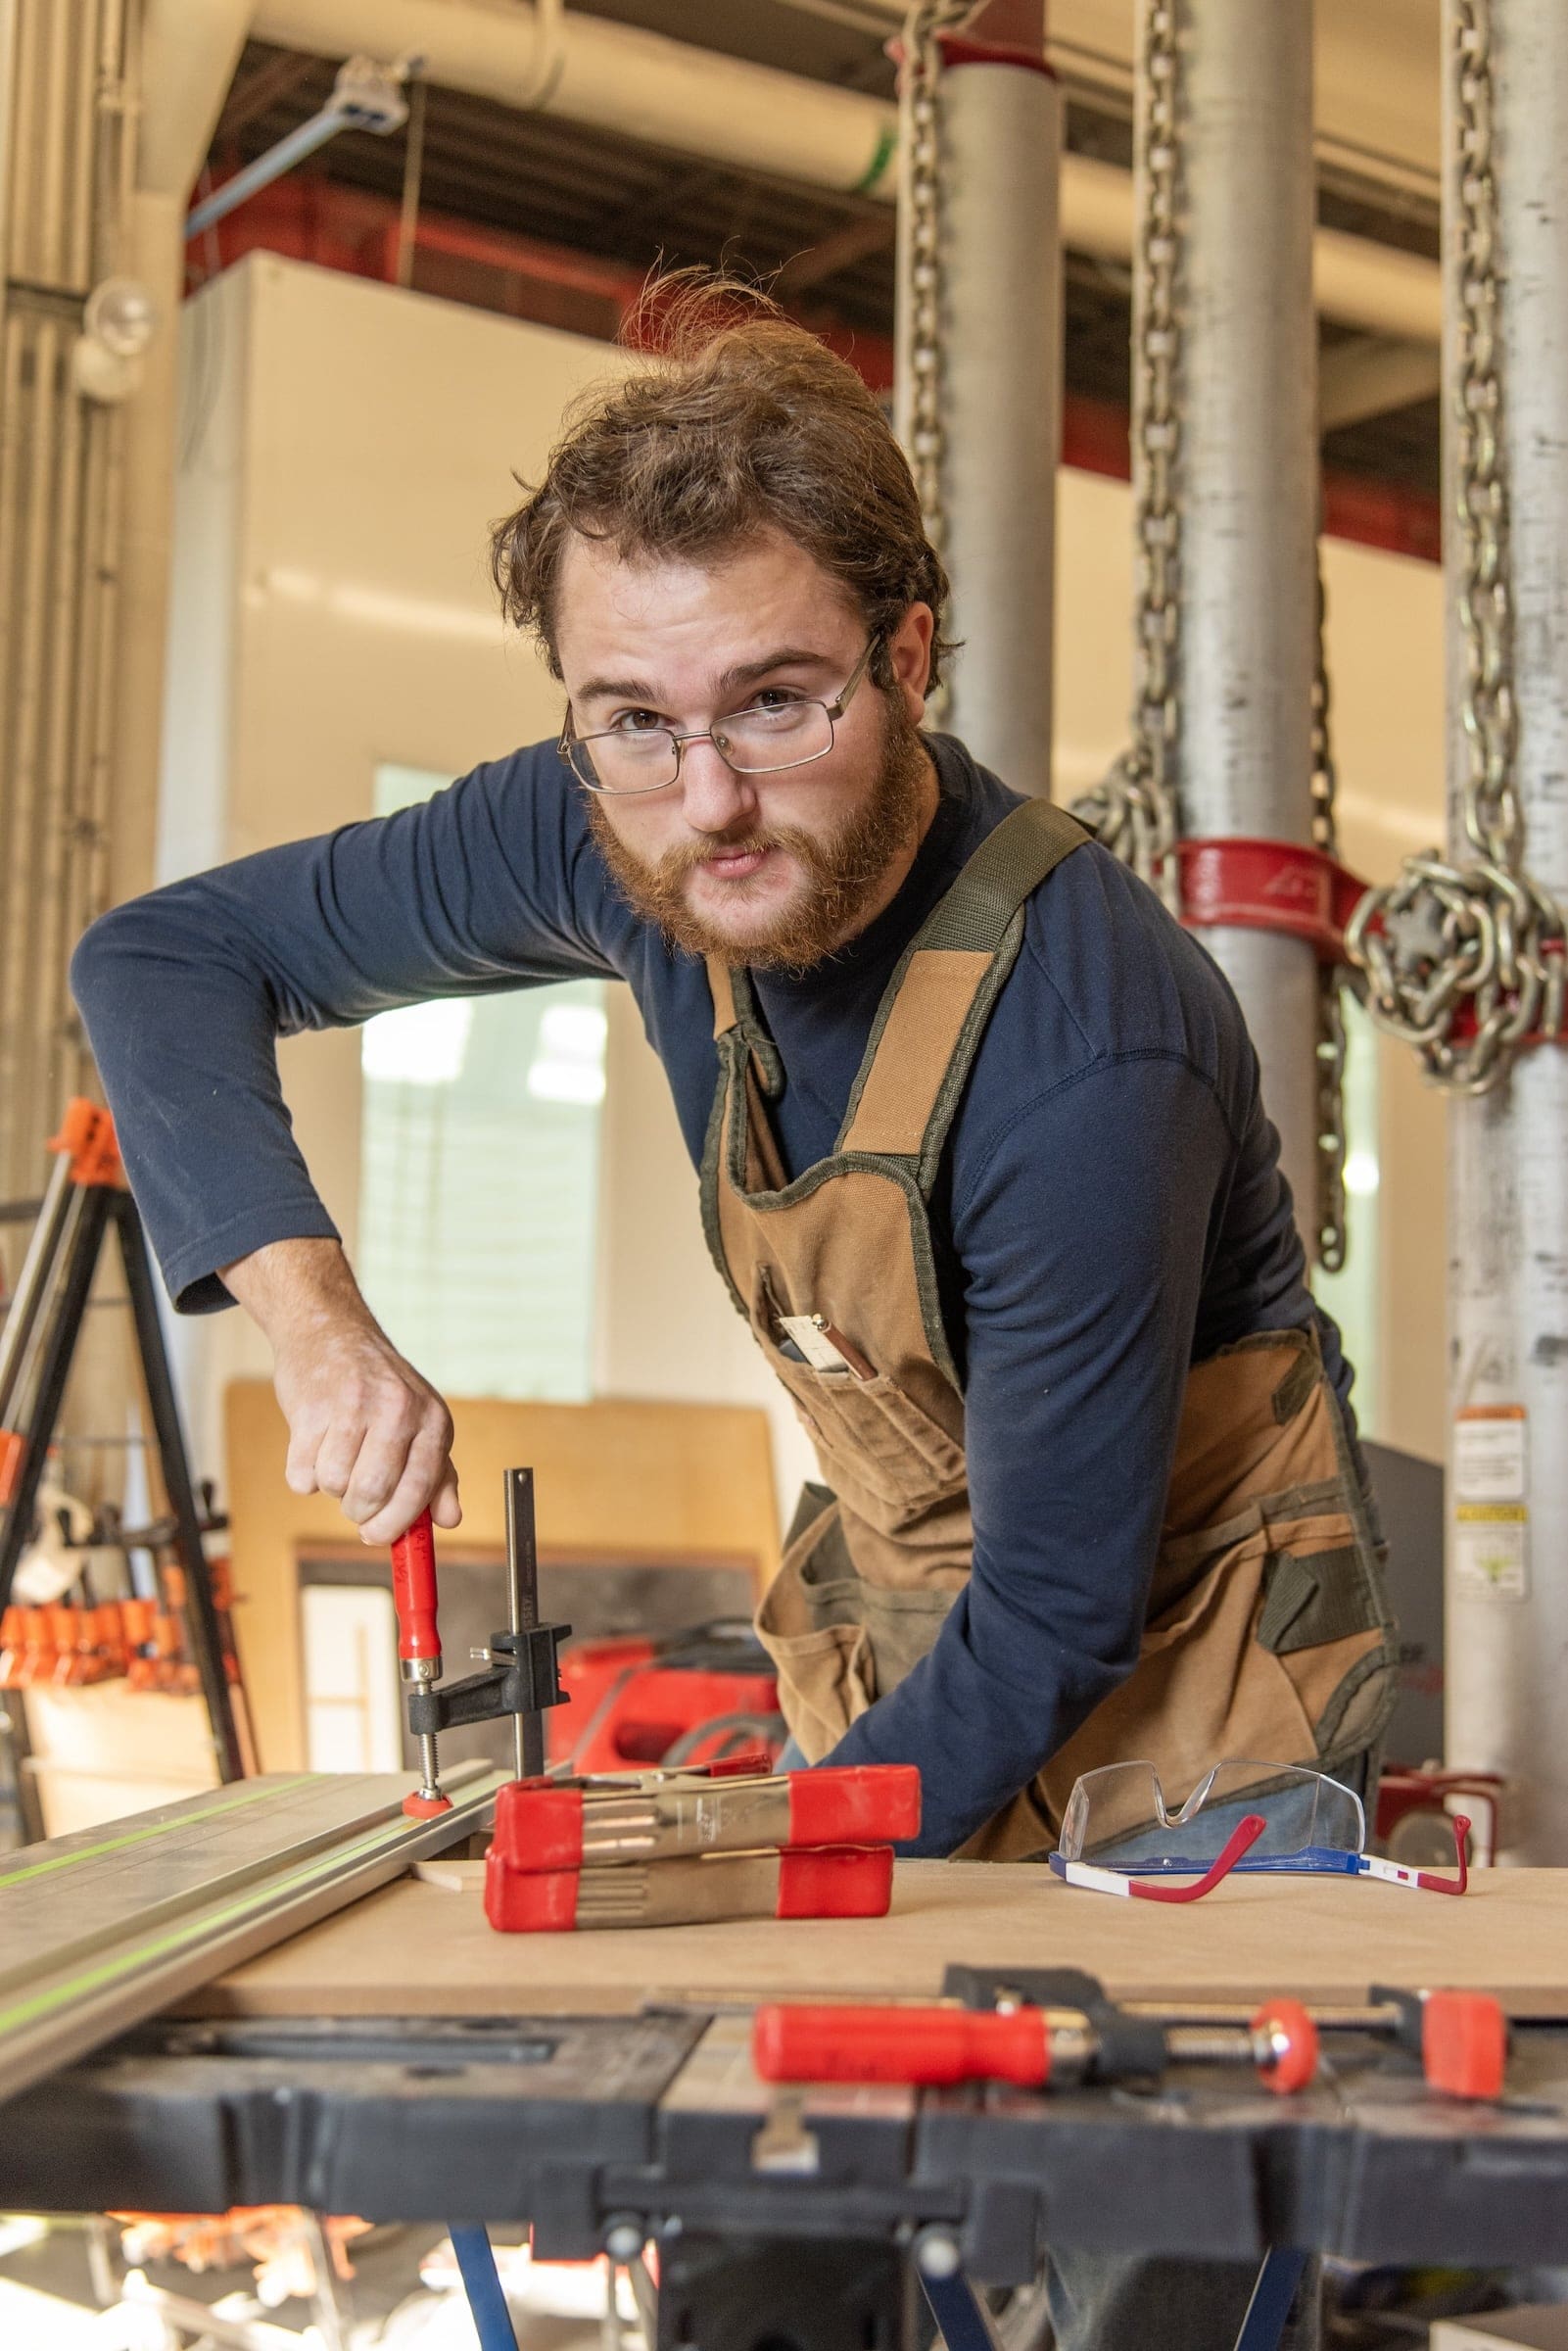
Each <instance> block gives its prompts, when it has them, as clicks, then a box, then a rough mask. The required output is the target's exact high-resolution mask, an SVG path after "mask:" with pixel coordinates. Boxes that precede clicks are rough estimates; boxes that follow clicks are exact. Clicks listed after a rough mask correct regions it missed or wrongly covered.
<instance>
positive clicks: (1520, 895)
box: [1346, 0, 1568, 1094]
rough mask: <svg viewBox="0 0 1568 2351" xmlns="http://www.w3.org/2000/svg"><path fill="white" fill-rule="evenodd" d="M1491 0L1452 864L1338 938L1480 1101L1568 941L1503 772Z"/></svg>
mask: <svg viewBox="0 0 1568 2351" xmlns="http://www.w3.org/2000/svg"><path fill="white" fill-rule="evenodd" d="M1492 25H1493V0H1457V7H1456V11H1455V29H1456V35H1457V37H1456V40H1455V44H1454V50H1453V55H1452V57H1451V59H1450V61H1449V70H1450V72H1452V74H1453V96H1454V122H1455V127H1456V131H1457V137H1458V152H1457V155H1456V156H1455V158H1454V159H1453V168H1454V175H1455V179H1456V183H1457V204H1456V213H1457V219H1456V230H1457V247H1458V270H1457V278H1458V286H1457V294H1458V318H1457V328H1458V352H1459V365H1458V380H1457V382H1456V384H1455V385H1454V387H1453V411H1452V427H1453V433H1454V445H1455V450H1456V465H1455V475H1456V482H1455V496H1454V505H1453V515H1452V520H1453V524H1454V529H1455V537H1456V544H1457V548H1458V561H1457V567H1456V568H1457V577H1458V616H1459V625H1460V631H1461V634H1462V637H1463V642H1464V684H1463V697H1462V704H1461V714H1462V718H1463V724H1464V738H1465V774H1464V786H1463V810H1464V831H1465V838H1466V840H1467V841H1468V844H1469V847H1470V850H1471V851H1472V852H1473V853H1472V854H1471V856H1470V857H1469V858H1468V860H1467V861H1466V862H1465V863H1464V864H1462V865H1461V864H1459V863H1457V862H1456V861H1454V860H1452V859H1450V858H1446V857H1442V856H1440V855H1439V854H1438V852H1437V851H1436V850H1435V849H1434V850H1432V851H1430V852H1429V853H1428V854H1426V855H1424V856H1419V857H1407V858H1406V859H1405V861H1404V864H1403V866H1402V869H1401V873H1400V878H1399V880H1398V881H1397V882H1395V883H1393V884H1391V885H1390V886H1389V887H1388V888H1383V889H1375V890H1369V891H1368V892H1367V893H1366V895H1365V897H1364V898H1363V899H1362V900H1361V902H1360V904H1359V906H1358V907H1357V908H1356V910H1355V913H1354V917H1353V918H1352V921H1351V923H1350V925H1349V926H1348V929H1347V932H1346V950H1347V952H1348V953H1349V955H1350V956H1351V957H1352V959H1353V960H1354V962H1355V963H1357V964H1358V965H1359V966H1360V967H1361V969H1362V970H1363V971H1364V972H1365V973H1366V975H1367V978H1368V982H1369V987H1370V1004H1371V1010H1372V1015H1373V1018H1374V1019H1375V1020H1376V1021H1377V1022H1378V1024H1379V1026H1380V1027H1382V1028H1384V1029H1387V1030H1389V1031H1390V1032H1392V1033H1393V1034H1394V1035H1396V1036H1400V1037H1402V1038H1403V1039H1404V1041H1405V1042H1406V1043H1407V1044H1410V1045H1414V1046H1415V1047H1416V1049H1417V1051H1418V1052H1419V1053H1420V1056H1421V1059H1422V1062H1423V1063H1424V1065H1425V1067H1426V1070H1427V1072H1428V1074H1429V1075H1430V1076H1431V1077H1432V1078H1434V1079H1435V1080H1437V1082H1438V1083H1439V1084H1440V1085H1443V1086H1446V1087H1448V1088H1449V1089H1450V1090H1452V1091H1453V1092H1456V1093H1464V1094H1483V1093H1486V1092H1488V1091H1489V1090H1490V1089H1491V1087H1493V1086H1495V1085H1496V1084H1497V1082H1498V1081H1499V1080H1501V1079H1502V1078H1504V1077H1505V1076H1506V1075H1507V1072H1508V1070H1509V1069H1510V1068H1511V1066H1512V1063H1513V1058H1514V1055H1515V1054H1516V1053H1517V1052H1518V1051H1519V1049H1520V1048H1521V1046H1522V1045H1523V1044H1524V1043H1525V1041H1526V1039H1527V1038H1528V1037H1530V1036H1531V1034H1532V1033H1533V1032H1543V1033H1544V1034H1545V1035H1547V1036H1553V1037H1554V1036H1556V1035H1557V1033H1558V1032H1559V1031H1560V1029H1561V1026H1562V1017H1563V998H1564V975H1565V969H1568V965H1565V954H1564V948H1565V941H1564V928H1563V913H1562V909H1561V907H1560V906H1559V905H1558V903H1557V901H1556V899H1555V898H1554V897H1553V896H1552V895H1551V893H1550V892H1549V891H1548V890H1546V889H1545V888H1543V887H1542V886H1541V884H1539V883H1538V882H1535V881H1533V880H1532V879H1531V877H1530V876H1529V875H1528V874H1527V873H1526V871H1525V865H1524V852H1525V841H1524V820H1523V815H1522V812H1521V810H1520V806H1519V798H1518V791H1517V787H1516V783H1515V777H1514V755H1515V748H1516V741H1517V711H1516V706H1515V700H1514V681H1513V629H1514V615H1513V600H1512V592H1511V583H1510V573H1509V551H1508V485H1507V478H1506V471H1505V465H1504V459H1503V453H1502V434H1501V420H1502V383H1501V376H1500V370H1499V364H1498V275H1497V181H1496V177H1495V171H1494V164H1493V77H1492Z"/></svg>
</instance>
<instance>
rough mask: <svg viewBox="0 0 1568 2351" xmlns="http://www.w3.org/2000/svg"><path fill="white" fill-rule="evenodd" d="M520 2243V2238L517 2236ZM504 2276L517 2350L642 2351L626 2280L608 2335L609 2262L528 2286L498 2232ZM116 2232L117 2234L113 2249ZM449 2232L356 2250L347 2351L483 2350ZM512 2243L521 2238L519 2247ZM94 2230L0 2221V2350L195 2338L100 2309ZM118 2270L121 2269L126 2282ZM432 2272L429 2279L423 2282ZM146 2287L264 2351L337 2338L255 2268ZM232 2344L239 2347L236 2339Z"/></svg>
mask: <svg viewBox="0 0 1568 2351" xmlns="http://www.w3.org/2000/svg"><path fill="white" fill-rule="evenodd" d="M518 2234H519V2236H520V2234H521V2232H520V2231H519V2232H518ZM492 2235H493V2239H494V2241H495V2243H496V2246H497V2251H498V2257H499V2266H500V2268H501V2271H502V2275H503V2276H504V2277H505V2278H506V2281H507V2285H508V2292H509V2300H510V2302H511V2307H512V2315H513V2319H514V2322H515V2325H516V2329H517V2338H518V2345H519V2351H642V2337H641V2332H640V2330H639V2328H638V2327H637V2325H636V2322H635V2318H634V2316H633V2312H632V2309H631V2305H630V2301H629V2297H628V2295H627V2292H626V2289H625V2285H624V2281H623V2286H622V2294H621V2298H620V2311H619V2314H618V2315H619V2333H618V2336H611V2335H609V2334H608V2333H607V2330H606V2327H605V2270H604V2265H603V2264H602V2263H592V2264H591V2263H573V2264H550V2265H548V2266H547V2267H544V2268H540V2269H536V2270H535V2271H534V2272H533V2274H532V2276H531V2277H530V2276H528V2275H527V2272H526V2269H525V2268H524V2269H522V2270H521V2274H519V2272H518V2271H516V2270H513V2268H512V2265H510V2264H508V2262H507V2260H506V2241H507V2239H506V2231H504V2230H500V2229H497V2230H494V2231H492ZM112 2238H113V2232H111V2242H112ZM445 2238H446V2231H445V2230H443V2229H441V2228H439V2227H436V2226H428V2227H422V2228H412V2227H410V2228H403V2229H378V2230H375V2231H372V2232H371V2233H370V2234H369V2235H367V2236H363V2237H359V2238H357V2239H356V2242H355V2244H354V2247H353V2261H354V2272H355V2274H354V2277H353V2279H351V2280H350V2281H349V2282H348V2283H346V2284H339V2285H338V2287H337V2289H336V2294H337V2308H338V2316H339V2324H340V2327H341V2351H371V2347H372V2346H375V2351H474V2343H475V2337H474V2331H473V2327H472V2324H471V2322H470V2320H469V2317H468V2311H467V2306H466V2304H465V2303H464V2301H463V2298H462V2295H461V2292H460V2291H459V2290H458V2288H457V2280H456V2273H455V2270H454V2268H453V2267H452V2266H451V2255H450V2250H449V2251H448V2253H447V2256H446V2258H445V2259H444V2260H443V2259H442V2258H441V2249H442V2247H443V2246H444V2244H445ZM513 2241H514V2243H515V2242H516V2239H514V2240H513ZM94 2269H95V2257H94V2252H93V2242H92V2235H91V2232H90V2226H89V2224H87V2223H85V2222H83V2221H78V2220H73V2219H57V2220H54V2221H52V2222H49V2223H38V2222H34V2221H31V2220H21V2221H18V2220H14V2219H11V2218H9V2217H7V2216H0V2344H3V2345H4V2347H5V2351H172V2346H173V2344H174V2343H175V2342H176V2341H177V2342H179V2343H182V2344H183V2343H186V2342H189V2341H191V2340H192V2339H193V2330H187V2329H181V2330H179V2332H178V2333H177V2335H171V2334H169V2333H167V2332H166V2327H165V2317H164V2314H163V2313H162V2312H161V2311H160V2310H159V2309H158V2308H157V2306H156V2303H154V2302H152V2301H144V2300H142V2299H141V2298H140V2296H141V2293H142V2288H141V2287H140V2285H138V2284H136V2283H135V2282H134V2281H132V2283H131V2285H130V2286H129V2287H128V2288H127V2292H128V2294H129V2295H131V2296H133V2297H135V2298H130V2299H125V2300H121V2301H119V2303H118V2306H115V2307H111V2308H108V2309H105V2308H103V2307H102V2306H101V2304H100V2300H99V2295H98V2293H97V2291H96V2290H95V2285H94ZM116 2273H117V2276H118V2275H119V2264H118V2262H117V2264H116ZM422 2273H423V2274H422ZM139 2276H140V2278H142V2279H145V2281H146V2286H147V2287H149V2288H151V2289H153V2291H154V2292H155V2293H156V2292H157V2291H159V2290H162V2291H164V2292H167V2293H171V2294H177V2295H179V2296H180V2297H181V2298H182V2300H184V2301H186V2302H200V2303H204V2304H206V2305H207V2306H208V2307H210V2308H213V2309H214V2316H216V2317H218V2318H220V2319H226V2320H228V2321H230V2322H231V2323H232V2322H234V2321H238V2322H239V2324H240V2327H242V2328H243V2327H245V2325H246V2323H247V2322H249V2323H250V2325H251V2326H252V2327H255V2330H256V2331H255V2335H254V2337H253V2340H254V2341H255V2343H256V2344H257V2346H258V2351H261V2347H262V2346H265V2351H284V2345H285V2344H286V2342H287V2340H288V2339H289V2338H290V2337H291V2336H292V2337H293V2338H294V2339H296V2340H299V2341H300V2342H301V2343H302V2344H304V2345H308V2346H309V2351H325V2347H326V2345H327V2344H328V2342H329V2340H330V2336H329V2333H328V2331H327V2329H326V2328H324V2327H322V2326H321V2325H320V2324H319V2314H318V2313H317V2311H316V2310H315V2309H314V2308H313V2307H312V2306H311V2304H310V2303H309V2302H307V2301H303V2300H300V2299H298V2298H292V2297H291V2298H288V2299H285V2300H283V2301H280V2302H276V2303H268V2304H267V2305H266V2306H264V2307H263V2306H262V2305H261V2304H260V2303H259V2302H258V2300H257V2298H256V2295H255V2292H254V2280H253V2277H252V2274H251V2272H250V2271H249V2270H248V2269H247V2270H223V2271H208V2272H205V2273H193V2272H192V2271H191V2270H189V2269H187V2268H185V2267H184V2266H182V2265H181V2264H178V2263H175V2262H158V2263H152V2262H150V2263H148V2264H147V2265H146V2266H145V2268H144V2269H143V2270H142V2271H141V2272H140V2273H139ZM229 2339H230V2340H232V2339H233V2338H232V2337H230V2338H229Z"/></svg>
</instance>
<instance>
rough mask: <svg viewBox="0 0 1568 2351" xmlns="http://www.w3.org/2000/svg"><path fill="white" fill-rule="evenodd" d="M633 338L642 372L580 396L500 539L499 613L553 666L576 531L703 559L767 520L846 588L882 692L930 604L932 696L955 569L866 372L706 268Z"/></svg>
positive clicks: (625, 551)
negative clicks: (903, 637)
mask: <svg viewBox="0 0 1568 2351" xmlns="http://www.w3.org/2000/svg"><path fill="white" fill-rule="evenodd" d="M623 339H624V340H626V341H627V342H628V343H630V344H631V345H632V346H633V348H634V349H638V350H639V351H640V352H641V355H642V360H641V364H640V365H639V366H638V367H637V368H636V369H635V370H634V371H633V372H632V373H631V374H630V375H628V376H626V377H624V378H623V377H618V378H615V379H613V380H610V381H606V382H604V383H600V384H596V385H593V386H591V387H590V389H589V390H588V391H587V392H586V393H584V394H582V395H581V396H580V397H579V399H578V400H577V401H576V402H574V404H573V405H572V407H571V408H569V409H568V410H567V415H566V430H565V433H564V435H563V437H562V439H561V440H560V441H558V442H557V443H556V445H555V447H554V448H553V449H552V450H551V452H550V454H549V458H548V461H547V463H546V468H545V474H544V478H543V480H541V481H539V482H537V483H534V484H528V483H522V484H521V487H522V488H523V489H525V490H526V492H527V495H526V497H525V498H524V500H523V503H522V504H521V505H520V506H518V507H517V508H516V510H515V511H514V512H513V513H510V514H507V515H504V516H503V517H502V518H501V520H500V521H499V522H498V523H496V524H495V525H494V527H493V529H492V532H491V569H492V572H493V575H494V578H495V582H496V586H497V589H498V591H499V596H500V600H501V608H502V610H503V611H504V613H505V615H506V617H507V619H508V620H511V621H514V622H515V623H516V625H517V626H518V627H519V628H520V629H526V630H528V631H529V632H530V633H531V634H532V635H533V636H534V637H535V638H537V640H538V641H539V644H540V646H541V648H542V649H543V651H544V653H545V657H546V660H547V662H548V663H549V666H550V669H551V671H552V672H553V674H554V675H555V676H556V677H557V678H558V677H559V676H560V674H561V671H560V659H559V655H558V653H557V650H556V644H555V626H554V621H555V596H556V589H557V585H558V581H559V576H560V565H561V557H562V554H563V552H564V551H565V548H566V546H567V544H568V540H569V538H570V535H571V534H572V533H573V532H577V533H579V534H581V536H582V537H584V538H588V539H602V540H607V541H609V542H611V543H612V544H613V546H614V548H615V551H616V552H617V554H618V555H620V556H621V557H623V558H630V559H637V558H639V557H643V558H645V557H648V556H653V557H668V556H682V557H688V558H694V559H696V560H698V561H700V560H701V559H702V558H703V557H704V556H711V555H714V554H716V553H718V552H720V551H722V550H727V549H730V548H733V547H735V546H736V545H737V544H739V543H741V542H743V541H744V540H746V539H748V538H751V537H753V536H755V534H756V533H757V532H759V531H762V530H766V529H768V528H769V527H770V526H771V527H772V528H774V529H777V530H779V531H782V532H783V533H784V535H785V536H786V537H787V538H789V539H791V540H793V541H794V542H795V544H796V545H797V546H799V547H802V548H804V549H805V551H806V552H807V553H808V554H810V555H812V556H813V557H814V558H815V559H816V561H817V562H819V563H820V564H821V565H822V567H823V569H824V570H825V571H827V572H828V573H830V574H831V575H832V578H833V579H835V580H837V581H838V582H839V583H840V585H841V586H842V587H844V588H845V589H847V591H848V592H849V594H850V596H851V597H852V598H853V600H854V601H855V603H856V604H857V605H858V607H859V609H860V611H861V613H862V615H863V617H864V619H865V622H866V626H867V630H868V632H869V633H870V635H871V636H872V637H873V638H874V639H875V640H877V642H878V652H877V655H876V657H875V659H874V664H873V670H872V675H873V677H874V678H875V679H876V680H877V682H878V683H879V685H883V686H886V685H888V684H890V683H891V673H890V671H889V669H888V667H887V663H886V656H885V652H884V650H883V649H882V647H883V641H884V640H885V639H886V638H887V637H888V636H889V635H890V634H891V633H892V632H893V631H894V630H895V629H896V628H897V626H898V624H899V622H900V621H901V620H902V619H903V617H904V615H905V613H906V612H907V611H908V610H909V608H910V606H911V605H912V604H916V603H924V604H928V605H929V606H930V608H931V610H932V612H933V613H934V614H935V616H936V631H935V635H934V638H933V642H932V646H931V659H930V674H929V677H928V680H927V692H930V691H931V690H932V689H933V688H934V687H935V686H936V685H937V683H938V682H939V679H940V675H941V661H942V656H943V654H944V653H946V652H949V651H951V649H952V648H951V647H950V645H949V644H948V643H947V641H946V640H945V639H944V637H943V635H942V615H943V612H944V611H945V609H946V605H947V599H948V594H949V590H948V580H947V574H946V572H945V571H944V570H943V568H942V560H941V557H940V556H939V555H938V554H937V552H936V550H935V549H934V548H933V547H932V546H931V543H930V541H929V540H928V539H927V536H926V532H925V528H924V525H923V523H922V521H921V510H920V501H919V499H918V498H917V497H916V494H915V485H914V482H913V480H912V478H911V476H910V470H909V466H908V464H907V463H906V462H905V459H904V455H903V452H902V450H901V449H900V448H899V446H898V443H897V441H896V440H895V439H894V437H893V433H892V430H891V428H890V426H889V424H888V422H887V419H886V417H885V416H884V415H883V413H882V410H881V408H880V407H879V404H878V401H877V399H876V396H875V395H874V394H873V393H872V392H871V391H870V390H868V388H867V386H866V385H865V384H864V383H863V382H862V381H861V379H860V377H859V376H858V375H857V374H856V373H855V371H854V369H853V368H852V367H850V366H848V365H847V364H846V363H845V361H844V360H840V359H837V358H835V357H834V355H833V354H832V352H831V351H829V350H828V349H827V347H826V345H824V344H823V343H821V342H819V341H818V339H817V337H816V336H815V335H813V334H811V333H810V332H809V331H808V330H807V329H806V328H805V327H803V326H799V325H797V324H796V323H795V321H794V320H793V319H791V318H788V317H786V316H785V314H784V312H783V311H782V310H781V309H780V307H779V305H778V304H777V303H776V302H774V301H772V300H771V299H770V298H769V296H768V295H766V294H765V293H762V292H760V291H758V290H757V289H756V288H755V287H751V286H747V285H744V284H741V283H738V282H736V280H735V279H733V278H726V277H718V276H714V275H713V274H711V273H710V272H707V271H700V270H681V271H677V272H674V273H672V274H671V275H669V276H665V277H662V278H658V279H655V280H654V281H653V282H652V283H651V284H650V285H649V286H648V287H647V289H646V290H645V292H644V294H643V297H642V300H641V303H640V304H639V306H638V309H637V311H636V312H634V314H633V317H632V318H631V320H630V321H629V322H628V326H627V329H626V330H625V333H624V337H623ZM519 478H520V477H519Z"/></svg>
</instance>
